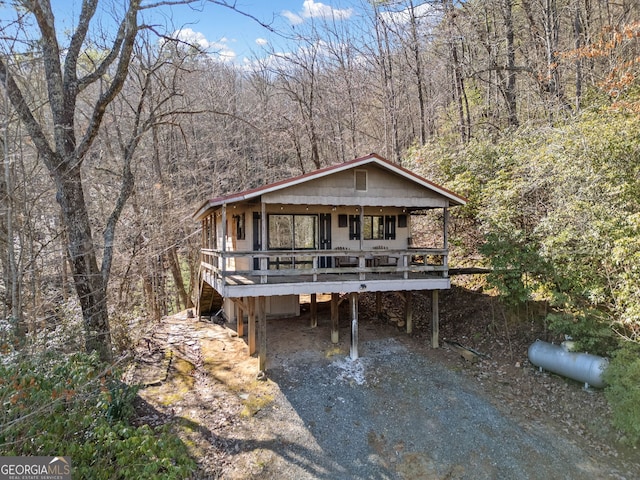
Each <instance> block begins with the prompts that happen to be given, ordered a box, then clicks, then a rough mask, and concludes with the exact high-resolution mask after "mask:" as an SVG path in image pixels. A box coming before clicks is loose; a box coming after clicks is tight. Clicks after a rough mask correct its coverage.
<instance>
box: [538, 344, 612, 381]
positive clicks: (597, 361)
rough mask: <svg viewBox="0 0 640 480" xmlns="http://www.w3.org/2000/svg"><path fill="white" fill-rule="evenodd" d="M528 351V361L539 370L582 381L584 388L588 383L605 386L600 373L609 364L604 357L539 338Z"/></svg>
mask: <svg viewBox="0 0 640 480" xmlns="http://www.w3.org/2000/svg"><path fill="white" fill-rule="evenodd" d="M528 353H529V361H530V362H531V363H532V364H533V365H535V366H536V367H539V368H540V369H541V370H542V369H545V370H548V371H550V372H553V373H557V374H558V375H563V376H565V377H568V378H571V379H573V380H577V381H579V382H584V384H585V388H587V387H589V386H590V385H591V386H593V387H597V388H602V387H604V386H605V383H604V380H603V379H602V373H603V372H604V371H605V369H606V368H607V366H608V365H609V361H608V360H607V359H606V358H603V357H599V356H597V355H591V354H589V353H577V352H571V351H569V349H568V348H563V347H561V346H559V345H554V344H552V343H548V342H543V341H541V340H536V341H535V342H534V343H533V344H532V345H531V346H530V347H529V351H528Z"/></svg>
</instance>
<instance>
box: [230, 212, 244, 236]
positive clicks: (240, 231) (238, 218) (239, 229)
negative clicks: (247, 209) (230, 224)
mask: <svg viewBox="0 0 640 480" xmlns="http://www.w3.org/2000/svg"><path fill="white" fill-rule="evenodd" d="M233 221H234V225H235V229H236V239H237V240H244V239H245V226H244V213H241V214H240V215H234V216H233Z"/></svg>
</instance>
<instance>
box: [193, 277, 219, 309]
mask: <svg viewBox="0 0 640 480" xmlns="http://www.w3.org/2000/svg"><path fill="white" fill-rule="evenodd" d="M222 302H223V298H222V295H220V294H219V293H218V292H217V291H216V290H215V289H214V288H213V287H212V286H211V285H209V284H208V283H207V282H205V281H204V280H200V299H199V301H198V308H199V310H198V315H199V316H207V315H215V314H216V313H218V311H219V310H220V309H221V308H222Z"/></svg>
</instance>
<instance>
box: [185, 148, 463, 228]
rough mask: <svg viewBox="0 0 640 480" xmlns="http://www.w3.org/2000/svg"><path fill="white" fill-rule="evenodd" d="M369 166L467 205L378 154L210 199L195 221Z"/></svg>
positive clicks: (448, 191) (458, 197) (454, 203)
mask: <svg viewBox="0 0 640 480" xmlns="http://www.w3.org/2000/svg"><path fill="white" fill-rule="evenodd" d="M369 164H375V165H378V166H379V167H382V168H383V169H386V170H389V171H391V172H394V173H396V174H398V175H400V176H402V177H404V178H406V179H408V180H410V181H413V182H415V183H417V184H419V185H422V186H423V187H425V188H427V189H429V190H431V191H433V192H437V193H439V194H440V195H442V196H444V197H446V198H448V199H449V200H450V201H451V203H452V204H453V205H464V204H466V203H467V199H466V198H464V197H462V196H460V195H458V194H456V193H454V192H452V191H451V190H448V189H446V188H444V187H442V186H440V185H438V184H437V183H434V182H432V181H430V180H427V179H426V178H423V177H421V176H420V175H418V174H416V173H414V172H412V171H411V170H407V169H406V168H403V167H401V166H400V165H396V164H395V163H392V162H390V161H389V160H387V159H385V158H383V157H381V156H380V155H378V154H376V153H371V154H369V155H367V156H365V157H359V158H355V159H353V160H349V161H347V162H344V163H338V164H336V165H331V166H329V167H325V168H321V169H319V170H314V171H312V172H309V173H305V174H304V175H299V176H297V177H292V178H288V179H285V180H280V181H279V182H275V183H270V184H268V185H263V186H261V187H257V188H252V189H249V190H245V191H244V192H238V193H233V194H230V195H225V196H221V197H216V198H212V199H210V200H207V201H205V202H204V203H203V204H202V205H200V207H199V208H198V209H197V210H196V212H195V213H194V215H193V218H195V219H196V220H199V219H200V218H201V217H202V216H204V214H205V213H206V212H207V211H208V210H210V209H212V208H215V207H219V206H222V205H225V204H226V205H229V204H233V203H238V202H242V201H246V200H251V199H253V198H256V197H259V196H261V195H264V194H265V193H270V192H274V191H277V190H282V189H285V188H288V187H291V186H294V185H299V184H301V183H305V182H309V181H311V180H315V179H317V178H322V177H326V176H328V175H332V174H334V173H337V172H342V171H344V170H349V169H352V168H356V167H362V166H365V165H369Z"/></svg>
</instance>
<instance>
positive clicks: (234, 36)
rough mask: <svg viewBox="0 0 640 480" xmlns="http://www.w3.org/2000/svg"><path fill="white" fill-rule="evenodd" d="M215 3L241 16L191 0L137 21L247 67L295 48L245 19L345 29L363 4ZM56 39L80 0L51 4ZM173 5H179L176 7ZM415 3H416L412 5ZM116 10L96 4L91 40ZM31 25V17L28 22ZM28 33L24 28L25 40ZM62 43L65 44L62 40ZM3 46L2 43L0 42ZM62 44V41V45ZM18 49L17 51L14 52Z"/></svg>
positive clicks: (69, 26) (397, 16) (6, 19)
mask: <svg viewBox="0 0 640 480" xmlns="http://www.w3.org/2000/svg"><path fill="white" fill-rule="evenodd" d="M171 1H172V0H166V2H165V1H163V0H143V1H142V5H143V6H144V5H153V4H161V5H162V4H165V3H171ZM217 1H218V2H219V3H228V4H233V5H235V7H236V9H237V10H239V11H241V12H244V13H245V14H246V15H243V14H242V13H239V12H238V11H234V10H232V9H230V8H226V7H224V6H221V5H217V4H212V3H211V2H208V1H207V0H197V1H195V2H194V3H192V4H191V5H174V6H167V5H166V4H165V5H163V6H161V7H156V8H153V9H149V10H146V9H143V13H142V18H141V19H140V20H141V21H142V22H144V23H146V24H148V25H154V26H155V29H156V31H159V32H166V33H169V34H173V35H174V36H176V37H178V38H181V39H183V40H185V41H188V42H190V43H195V44H199V45H200V46H201V47H202V48H203V49H205V50H207V51H208V52H209V54H210V55H211V56H212V57H214V58H216V59H220V60H223V61H226V62H232V63H235V64H240V65H242V64H251V63H253V60H255V59H256V57H257V58H263V57H265V56H268V53H267V52H269V51H272V52H278V53H287V52H293V51H294V50H295V49H296V48H299V46H298V45H296V44H295V43H293V42H291V41H290V40H287V39H286V38H285V37H283V36H278V35H276V34H274V33H273V32H270V31H269V29H268V28H265V27H263V26H261V25H260V23H259V22H257V21H256V20H253V19H251V18H249V16H251V17H255V19H257V20H259V21H260V22H262V23H264V24H267V25H269V26H270V27H271V28H272V29H273V30H275V31H277V32H282V33H284V34H289V35H291V34H292V32H294V33H295V32H302V31H305V29H306V27H307V25H308V24H310V23H312V22H316V23H317V22H322V21H324V20H329V21H333V22H336V23H341V22H345V23H348V24H350V25H352V24H357V23H359V22H362V16H361V15H362V13H363V12H362V9H363V6H364V5H367V0H217ZM51 2H52V7H53V10H54V15H55V17H56V28H57V30H58V35H59V36H60V37H61V38H62V37H64V36H65V34H66V33H68V32H69V31H71V30H73V28H74V27H75V24H76V22H77V16H78V14H79V13H80V9H81V5H82V0H51ZM13 3H14V2H13V1H11V0H9V1H6V2H3V1H2V0H0V37H2V36H4V37H5V39H6V38H9V39H10V38H15V37H14V36H13V32H14V31H15V28H13V27H11V23H10V21H11V19H12V18H15V14H16V12H15V10H14V8H13V5H12V4H13ZM178 3H179V2H178ZM416 3H418V4H420V1H418V2H416ZM118 8H122V7H121V6H120V4H119V3H118V1H115V2H112V1H110V0H105V1H104V2H103V1H101V2H100V3H99V6H98V12H97V13H96V18H95V19H94V20H95V23H94V27H95V29H96V35H99V32H101V29H103V28H106V29H107V30H108V29H109V28H114V27H115V25H114V24H113V23H110V21H111V22H112V19H113V18H114V17H115V18H121V15H122V13H123V12H122V11H118V10H117V9H118ZM402 8H403V6H402V2H399V4H397V5H396V7H390V9H388V10H387V11H386V12H385V13H384V14H383V15H387V16H388V19H387V21H392V22H393V23H394V24H395V25H396V27H399V28H400V29H402V24H404V23H406V18H405V17H406V11H403V10H402ZM417 8H418V9H419V10H420V11H421V12H422V13H421V14H424V15H425V18H426V17H427V16H428V15H429V12H430V11H431V9H432V7H430V4H429V3H428V2H426V0H423V4H422V5H420V6H419V7H417ZM29 20H30V21H31V22H33V18H31V17H30V18H29ZM29 31H30V28H29V26H27V27H26V30H25V32H26V35H27V36H28V35H29V33H28V32H29ZM65 40H66V39H65ZM5 43H6V42H5ZM63 43H64V40H63ZM18 48H19V47H18Z"/></svg>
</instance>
